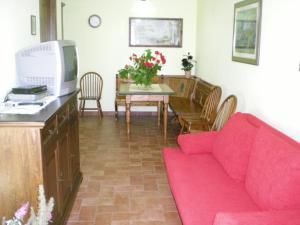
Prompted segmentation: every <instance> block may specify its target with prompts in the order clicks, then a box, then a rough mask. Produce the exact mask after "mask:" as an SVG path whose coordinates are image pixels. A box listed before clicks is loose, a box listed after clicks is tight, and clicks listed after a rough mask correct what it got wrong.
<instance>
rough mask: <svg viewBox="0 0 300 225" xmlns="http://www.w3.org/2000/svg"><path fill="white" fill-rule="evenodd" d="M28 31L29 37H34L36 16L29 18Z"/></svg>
mask: <svg viewBox="0 0 300 225" xmlns="http://www.w3.org/2000/svg"><path fill="white" fill-rule="evenodd" d="M30 30H31V35H36V16H34V15H31V16H30Z"/></svg>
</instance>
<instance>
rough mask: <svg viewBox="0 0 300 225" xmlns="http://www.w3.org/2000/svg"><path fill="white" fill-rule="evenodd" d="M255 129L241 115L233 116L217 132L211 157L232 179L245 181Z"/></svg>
mask: <svg viewBox="0 0 300 225" xmlns="http://www.w3.org/2000/svg"><path fill="white" fill-rule="evenodd" d="M256 133H257V127H255V126H254V125H252V124H251V123H249V122H248V121H247V120H246V119H245V118H244V115H243V114H242V113H236V114H234V115H233V116H232V117H231V118H230V119H229V121H228V122H227V123H226V124H225V126H224V127H223V129H222V130H221V131H220V132H219V134H218V137H217V138H216V140H215V142H214V144H213V151H212V152H213V155H214V156H215V157H216V159H217V160H218V161H219V162H220V164H221V165H222V166H223V167H224V169H225V170H226V172H227V173H228V175H229V176H230V177H232V178H233V179H237V180H240V181H244V180H245V176H246V173H247V167H248V162H249V154H250V151H251V149H252V144H253V141H254V139H255V135H256Z"/></svg>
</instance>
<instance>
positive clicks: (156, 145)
mask: <svg viewBox="0 0 300 225" xmlns="http://www.w3.org/2000/svg"><path fill="white" fill-rule="evenodd" d="M155 119H156V118H155V117H151V116H150V117H134V118H133V119H132V127H131V128H132V134H131V138H130V140H128V137H127V134H126V126H125V121H124V118H120V120H119V121H115V120H114V118H113V117H104V119H103V120H99V119H97V118H96V117H85V118H82V119H81V120H80V150H81V162H82V163H81V170H82V172H83V176H84V178H83V183H82V184H81V186H80V190H79V193H78V195H77V198H76V201H75V204H74V206H73V209H72V212H71V216H70V218H69V221H68V225H94V224H95V225H162V224H165V225H180V224H181V222H180V218H179V216H178V212H177V209H176V206H175V202H174V200H173V197H172V194H171V192H170V189H169V185H168V181H167V177H166V172H165V168H164V164H163V158H162V149H163V147H164V146H176V134H177V133H178V128H177V129H176V125H174V124H169V135H168V143H167V144H164V142H163V138H162V131H161V129H159V128H158V127H157V123H156V120H155Z"/></svg>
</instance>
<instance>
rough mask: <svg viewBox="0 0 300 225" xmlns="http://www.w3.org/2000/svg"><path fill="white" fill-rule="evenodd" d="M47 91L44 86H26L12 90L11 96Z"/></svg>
mask: <svg viewBox="0 0 300 225" xmlns="http://www.w3.org/2000/svg"><path fill="white" fill-rule="evenodd" d="M44 91H47V86H46V85H28V86H22V87H16V88H13V89H12V93H13V94H36V93H40V92H44Z"/></svg>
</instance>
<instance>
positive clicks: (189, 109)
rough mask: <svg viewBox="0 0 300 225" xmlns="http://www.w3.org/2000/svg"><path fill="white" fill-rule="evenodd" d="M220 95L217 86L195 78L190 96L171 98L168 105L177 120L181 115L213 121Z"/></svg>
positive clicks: (219, 89) (220, 92)
mask: <svg viewBox="0 0 300 225" xmlns="http://www.w3.org/2000/svg"><path fill="white" fill-rule="evenodd" d="M221 94H222V90H221V88H220V87H219V86H216V85H213V84H210V83H208V82H206V81H204V80H202V79H200V78H195V85H194V89H193V92H192V94H191V95H190V96H188V97H177V96H175V97H172V98H170V102H169V105H170V108H171V109H172V111H173V112H174V114H175V116H177V117H179V118H180V116H182V115H195V114H197V115H199V118H204V119H206V120H208V121H213V120H214V118H215V116H216V114H217V107H218V104H219V102H220V99H221ZM179 122H180V120H179Z"/></svg>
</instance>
